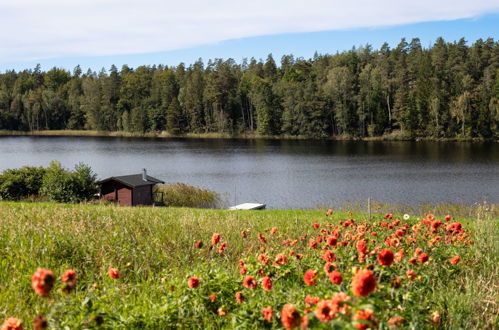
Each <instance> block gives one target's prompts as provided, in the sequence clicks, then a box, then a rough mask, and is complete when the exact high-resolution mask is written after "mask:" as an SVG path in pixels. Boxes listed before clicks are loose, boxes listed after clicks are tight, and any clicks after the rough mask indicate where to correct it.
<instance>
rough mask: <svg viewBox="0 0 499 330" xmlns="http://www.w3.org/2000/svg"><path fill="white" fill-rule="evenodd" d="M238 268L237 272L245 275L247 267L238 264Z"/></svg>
mask: <svg viewBox="0 0 499 330" xmlns="http://www.w3.org/2000/svg"><path fill="white" fill-rule="evenodd" d="M240 268H241V269H240V270H239V274H241V275H245V274H246V272H247V271H248V268H246V266H240Z"/></svg>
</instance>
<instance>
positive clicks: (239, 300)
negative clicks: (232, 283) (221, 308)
mask: <svg viewBox="0 0 499 330" xmlns="http://www.w3.org/2000/svg"><path fill="white" fill-rule="evenodd" d="M236 301H237V303H238V304H242V303H243V302H244V296H243V293H242V292H241V291H237V292H236Z"/></svg>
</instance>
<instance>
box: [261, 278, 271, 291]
mask: <svg viewBox="0 0 499 330" xmlns="http://www.w3.org/2000/svg"><path fill="white" fill-rule="evenodd" d="M262 288H263V289H264V290H265V291H270V290H272V279H271V278H270V277H268V276H266V277H264V278H263V279H262Z"/></svg>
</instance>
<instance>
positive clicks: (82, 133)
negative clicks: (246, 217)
mask: <svg viewBox="0 0 499 330" xmlns="http://www.w3.org/2000/svg"><path fill="white" fill-rule="evenodd" d="M1 136H68V137H70V136H74V137H123V138H158V139H242V140H259V139H262V140H316V141H416V142H420V141H434V142H496V143H497V142H499V140H498V139H494V138H479V137H474V138H471V137H453V138H435V137H411V136H408V135H404V134H403V133H400V132H392V133H391V134H387V135H382V136H371V137H355V136H349V135H340V136H331V137H327V138H325V137H323V138H314V137H310V136H297V135H277V136H276V135H261V134H257V133H243V134H229V133H185V134H171V133H168V132H167V131H161V132H146V133H139V132H127V131H98V130H38V131H11V130H0V137H1Z"/></svg>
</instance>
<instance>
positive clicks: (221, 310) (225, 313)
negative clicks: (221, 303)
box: [217, 307, 227, 316]
mask: <svg viewBox="0 0 499 330" xmlns="http://www.w3.org/2000/svg"><path fill="white" fill-rule="evenodd" d="M217 314H218V315H219V316H225V315H227V311H226V310H225V309H223V307H219V308H218V309H217Z"/></svg>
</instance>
